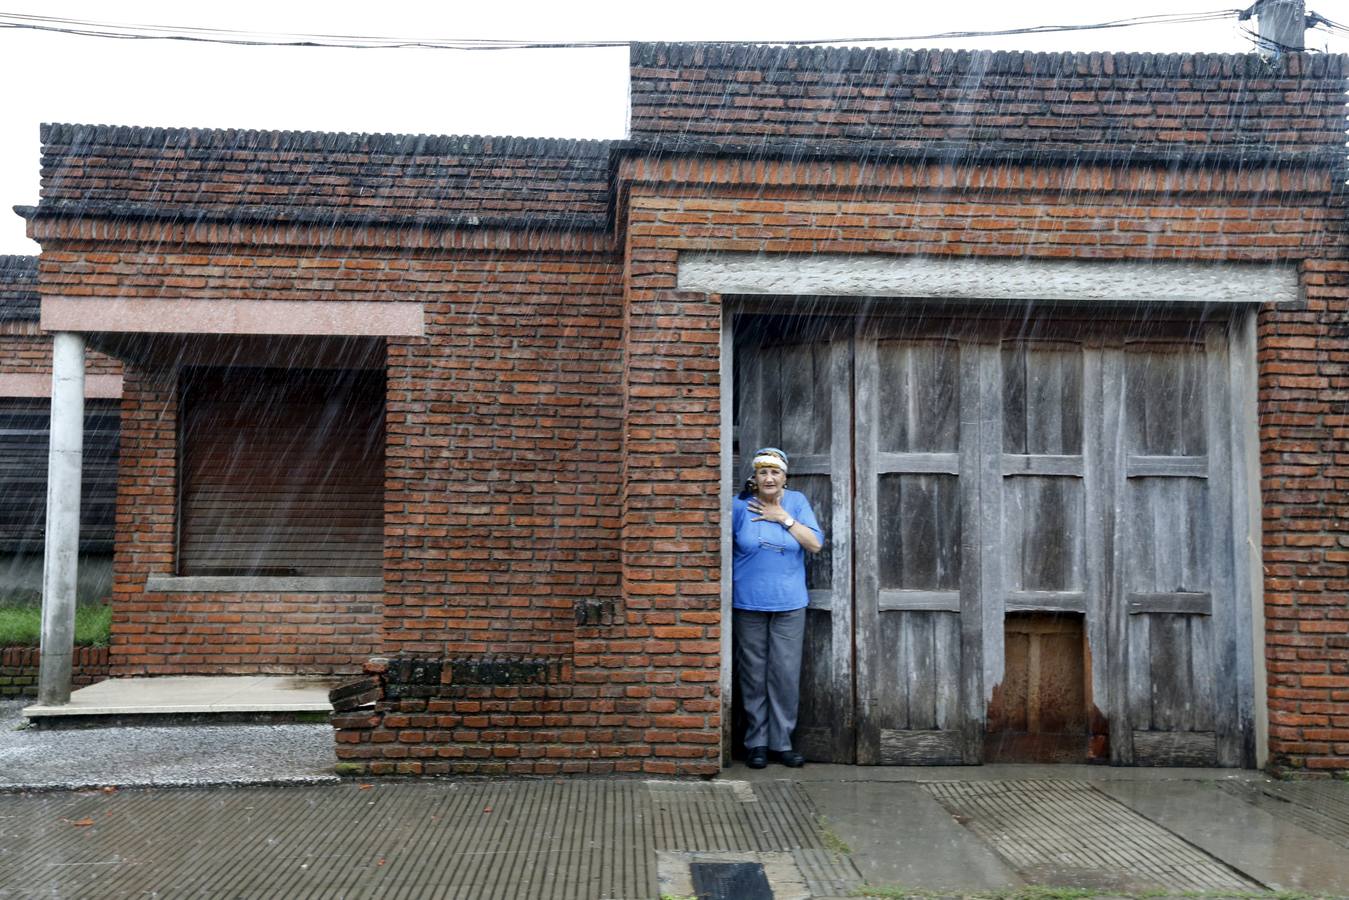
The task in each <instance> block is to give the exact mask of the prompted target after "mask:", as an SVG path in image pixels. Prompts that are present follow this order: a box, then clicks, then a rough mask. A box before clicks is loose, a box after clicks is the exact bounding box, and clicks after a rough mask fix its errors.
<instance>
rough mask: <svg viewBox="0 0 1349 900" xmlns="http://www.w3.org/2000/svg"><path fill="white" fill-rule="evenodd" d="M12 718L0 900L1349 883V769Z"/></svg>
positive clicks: (1216, 889)
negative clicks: (613, 752)
mask: <svg viewBox="0 0 1349 900" xmlns="http://www.w3.org/2000/svg"><path fill="white" fill-rule="evenodd" d="M11 707H12V705H6V706H4V707H0V714H3V715H6V716H8V718H7V719H5V720H4V722H3V724H0V784H4V785H7V787H6V788H5V789H4V790H3V791H0V898H18V897H23V898H27V897H78V898H86V897H91V898H92V897H132V896H137V897H139V896H160V897H179V896H209V897H260V898H261V897H287V898H291V897H316V898H317V897H323V898H330V897H337V898H359V897H381V898H383V897H418V898H420V897H455V898H465V900H486V898H512V900H514V898H532V897H538V898H555V900H562V898H657V897H661V896H667V897H691V896H693V894H694V886H693V872H694V869H695V867H700V868H699V871H700V873H703V874H702V875H700V877H706V874H705V873H707V872H708V871H710V870H711V869H708V868H701V867H704V866H710V867H712V868H713V869H715V868H716V867H717V866H730V865H735V864H739V865H740V866H742V867H743V866H746V865H748V866H750V867H751V868H756V869H757V870H759V871H761V872H762V873H763V876H764V877H765V878H766V880H767V882H768V884H769V886H770V888H771V890H772V895H773V897H775V898H777V900H787V898H798V900H807V898H834V897H853V896H866V895H868V893H867V892H870V895H872V896H891V897H898V896H908V895H913V896H926V897H931V896H934V895H944V896H973V895H978V894H984V895H986V896H988V895H992V894H997V896H999V897H1009V896H1017V895H1018V894H1022V895H1024V896H1028V897H1029V896H1040V897H1043V896H1044V893H1043V892H1040V893H1038V894H1036V893H1035V892H1036V891H1039V890H1040V888H1041V887H1043V886H1053V887H1057V888H1074V889H1078V890H1079V891H1084V892H1087V893H1084V894H1080V895H1079V896H1087V895H1090V896H1102V897H1104V896H1144V895H1146V896H1181V895H1190V896H1193V895H1195V894H1196V893H1199V894H1200V895H1202V896H1208V897H1216V896H1252V895H1260V894H1268V893H1269V892H1272V891H1286V892H1297V893H1298V894H1300V895H1306V896H1323V897H1349V782H1345V781H1336V780H1321V781H1315V782H1311V781H1308V782H1277V781H1272V780H1270V779H1267V778H1265V777H1264V776H1262V775H1261V774H1259V773H1254V772H1234V771H1231V770H1212V769H1210V770H1198V769H1111V768H1108V767H1094V766H1093V767H1088V766H1052V767H1051V766H1010V765H999V766H983V767H974V768H862V767H850V766H826V765H808V766H806V767H805V768H804V769H801V770H792V771H789V770H787V769H784V768H782V767H780V766H771V767H769V768H768V769H765V770H763V771H759V772H756V771H751V770H749V769H746V768H744V767H743V766H735V767H733V768H731V769H729V770H728V771H727V772H725V773H723V775H722V776H720V777H719V778H717V779H714V780H712V781H697V780H688V781H650V780H638V779H630V780H623V779H585V778H572V779H558V780H543V779H539V780H476V781H475V780H459V781H453V780H448V779H446V780H425V781H407V782H398V781H371V782H354V781H338V780H336V779H335V778H333V777H332V775H331V771H332V746H331V734H330V733H329V732H328V729H327V727H326V726H314V725H282V726H259V725H231V726H177V727H164V728H135V729H129V728H99V729H89V730H83V731H69V730H64V731H32V730H24V731H14V730H12V728H11V727H8V726H10V725H11V724H12V722H13V721H16V718H15V710H14V709H12V708H11ZM284 780H290V781H292V782H298V783H289V784H278V783H274V782H278V781H284ZM250 781H252V782H254V783H251V784H250V783H248V782H250ZM267 782H272V783H267ZM21 784H29V785H32V786H35V787H41V788H43V789H42V790H25V789H23V788H20V787H18V785H21ZM61 784H68V785H76V784H78V785H93V784H100V785H117V786H116V787H114V786H108V787H98V788H92V789H74V790H72V789H57V788H58V786H59V785H61ZM130 785H141V786H139V787H135V786H130ZM145 785H153V786H151V787H146V786H145ZM166 785H178V786H177V787H173V788H171V789H170V788H169V787H166ZM207 785H210V786H207ZM737 871H740V870H737Z"/></svg>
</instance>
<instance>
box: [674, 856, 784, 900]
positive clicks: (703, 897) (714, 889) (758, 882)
mask: <svg viewBox="0 0 1349 900" xmlns="http://www.w3.org/2000/svg"><path fill="white" fill-rule="evenodd" d="M689 873H690V874H691V875H692V876H693V893H694V895H695V896H696V897H697V898H698V900H773V889H772V888H770V887H769V886H768V877H767V876H766V875H764V871H763V866H762V865H761V864H759V863H699V862H696V863H693V864H691V865H690V866H689Z"/></svg>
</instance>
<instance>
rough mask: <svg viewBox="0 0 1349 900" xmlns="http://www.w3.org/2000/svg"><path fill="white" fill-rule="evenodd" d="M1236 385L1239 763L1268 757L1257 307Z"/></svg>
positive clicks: (1236, 354) (1233, 351) (1234, 354)
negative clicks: (1265, 748) (1265, 749)
mask: <svg viewBox="0 0 1349 900" xmlns="http://www.w3.org/2000/svg"><path fill="white" fill-rule="evenodd" d="M1228 339H1229V346H1230V349H1229V355H1228V377H1229V384H1230V385H1231V390H1230V395H1229V405H1228V427H1227V431H1226V434H1227V439H1228V441H1230V445H1231V448H1232V452H1231V471H1232V508H1233V516H1232V536H1231V539H1230V541H1229V546H1230V547H1231V548H1232V573H1233V579H1232V596H1233V610H1234V614H1235V615H1234V618H1235V623H1236V624H1235V627H1234V634H1235V647H1236V670H1235V679H1236V694H1237V718H1238V728H1239V730H1240V733H1241V759H1240V764H1241V765H1243V766H1248V767H1252V766H1253V767H1260V766H1263V765H1264V763H1265V759H1263V758H1262V751H1263V749H1264V747H1265V741H1264V740H1263V737H1264V731H1265V730H1266V729H1267V725H1266V717H1267V712H1266V709H1265V704H1266V701H1265V691H1264V686H1265V660H1264V633H1265V625H1264V583H1263V580H1262V570H1261V559H1260V550H1259V548H1260V547H1261V546H1262V542H1261V537H1260V506H1261V503H1260V490H1259V485H1260V459H1259V452H1258V448H1259V446H1260V435H1259V431H1258V427H1259V426H1258V422H1259V414H1258V407H1257V401H1256V395H1257V386H1256V382H1257V377H1258V366H1257V362H1256V311H1255V309H1254V308H1253V307H1252V308H1248V309H1246V310H1243V311H1242V312H1240V313H1238V314H1237V315H1236V316H1235V318H1234V321H1233V323H1232V325H1231V330H1230V332H1229V338H1228Z"/></svg>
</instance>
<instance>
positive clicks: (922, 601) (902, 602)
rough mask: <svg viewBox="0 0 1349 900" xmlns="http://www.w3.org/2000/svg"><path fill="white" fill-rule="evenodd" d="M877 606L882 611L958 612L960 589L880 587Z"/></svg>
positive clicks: (959, 609) (959, 608)
mask: <svg viewBox="0 0 1349 900" xmlns="http://www.w3.org/2000/svg"><path fill="white" fill-rule="evenodd" d="M878 608H879V609H880V611H882V612H960V611H961V599H960V591H921V590H899V589H882V590H881V591H880V598H879V603H878Z"/></svg>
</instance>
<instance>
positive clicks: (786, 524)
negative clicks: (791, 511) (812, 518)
mask: <svg viewBox="0 0 1349 900" xmlns="http://www.w3.org/2000/svg"><path fill="white" fill-rule="evenodd" d="M795 525H796V520H795V519H793V518H792V517H791V516H788V517H787V521H785V522H783V523H782V527H783V528H785V529H787V530H788V531H791V530H792V528H793V527H794V526H795Z"/></svg>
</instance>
